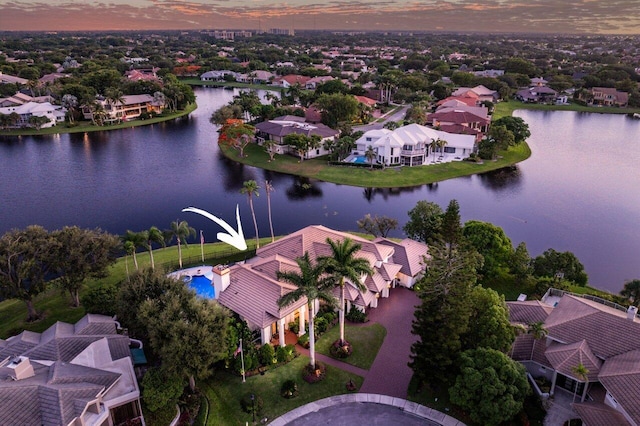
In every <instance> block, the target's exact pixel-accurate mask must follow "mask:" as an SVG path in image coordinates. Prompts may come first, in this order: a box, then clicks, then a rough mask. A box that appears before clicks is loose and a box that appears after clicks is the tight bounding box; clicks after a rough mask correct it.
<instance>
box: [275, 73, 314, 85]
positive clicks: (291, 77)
mask: <svg viewBox="0 0 640 426" xmlns="http://www.w3.org/2000/svg"><path fill="white" fill-rule="evenodd" d="M309 80H311V77H306V76H304V75H296V74H288V75H285V76H282V77H276V78H274V79H273V82H272V84H273V85H274V86H278V87H284V88H285V89H288V88H289V87H291V86H295V85H296V84H298V85H300V86H301V87H306V85H307V82H308V81H309Z"/></svg>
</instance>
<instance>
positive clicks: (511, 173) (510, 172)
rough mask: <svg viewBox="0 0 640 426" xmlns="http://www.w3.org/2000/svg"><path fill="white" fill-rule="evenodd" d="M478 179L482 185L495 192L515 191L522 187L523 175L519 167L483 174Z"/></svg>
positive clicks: (504, 168)
mask: <svg viewBox="0 0 640 426" xmlns="http://www.w3.org/2000/svg"><path fill="white" fill-rule="evenodd" d="M478 177H479V178H480V182H481V183H482V185H484V186H485V187H486V188H489V189H493V190H503V189H507V188H508V189H515V188H517V187H519V186H521V185H522V173H521V172H520V169H519V168H518V166H509V167H503V168H502V169H498V170H493V171H490V172H486V173H481V174H479V175H478Z"/></svg>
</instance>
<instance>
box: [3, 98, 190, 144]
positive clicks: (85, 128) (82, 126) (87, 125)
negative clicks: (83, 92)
mask: <svg viewBox="0 0 640 426" xmlns="http://www.w3.org/2000/svg"><path fill="white" fill-rule="evenodd" d="M197 107H198V105H197V104H195V103H193V104H189V105H188V106H187V107H186V108H185V109H184V110H182V111H176V112H166V113H162V114H160V115H156V116H155V117H153V118H147V119H145V120H131V121H123V122H122V123H118V124H108V125H105V126H95V125H93V124H92V123H91V121H81V122H79V123H77V125H76V126H73V127H67V125H64V124H62V125H58V126H54V127H49V128H46V129H40V130H36V129H19V130H2V131H0V136H2V135H7V136H31V135H56V134H61V133H85V132H87V133H88V132H105V131H109V130H117V129H128V128H131V127H138V126H148V125H150V124H156V123H162V122H165V121H169V120H174V119H176V118H179V117H183V116H185V115H189V114H191V113H192V112H193V111H195V109H196V108H197Z"/></svg>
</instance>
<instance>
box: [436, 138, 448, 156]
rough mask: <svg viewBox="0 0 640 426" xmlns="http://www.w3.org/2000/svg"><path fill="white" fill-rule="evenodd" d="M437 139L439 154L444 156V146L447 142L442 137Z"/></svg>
mask: <svg viewBox="0 0 640 426" xmlns="http://www.w3.org/2000/svg"><path fill="white" fill-rule="evenodd" d="M437 141H438V148H440V155H442V156H444V147H445V146H447V145H448V144H449V142H447V141H445V140H444V139H437Z"/></svg>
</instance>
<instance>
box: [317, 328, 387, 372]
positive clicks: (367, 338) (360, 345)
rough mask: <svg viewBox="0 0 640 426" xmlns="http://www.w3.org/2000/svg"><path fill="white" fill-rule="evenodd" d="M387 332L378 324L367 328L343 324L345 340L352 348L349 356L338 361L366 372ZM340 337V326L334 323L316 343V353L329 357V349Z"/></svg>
mask: <svg viewBox="0 0 640 426" xmlns="http://www.w3.org/2000/svg"><path fill="white" fill-rule="evenodd" d="M386 335H387V330H386V329H385V328H384V327H383V326H381V325H380V324H371V325H367V326H354V325H350V324H349V323H346V324H345V327H344V336H345V339H346V340H347V341H348V342H349V343H351V345H352V346H353V353H352V354H351V356H349V357H347V358H344V359H340V361H343V362H346V363H347V364H351V365H355V366H356V367H359V368H362V369H363V370H368V369H370V368H371V365H372V364H373V361H374V360H375V359H376V355H378V351H379V350H380V347H381V346H382V342H383V341H384V338H385V336H386ZM339 337H340V326H339V325H338V324H337V323H336V325H334V326H333V327H332V328H331V329H330V330H329V331H327V332H326V333H324V334H323V335H322V336H321V337H320V338H319V339H318V341H317V342H316V352H317V353H321V354H323V355H326V356H330V355H329V347H330V346H331V344H332V343H333V342H335V341H336V340H338V338H339Z"/></svg>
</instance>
